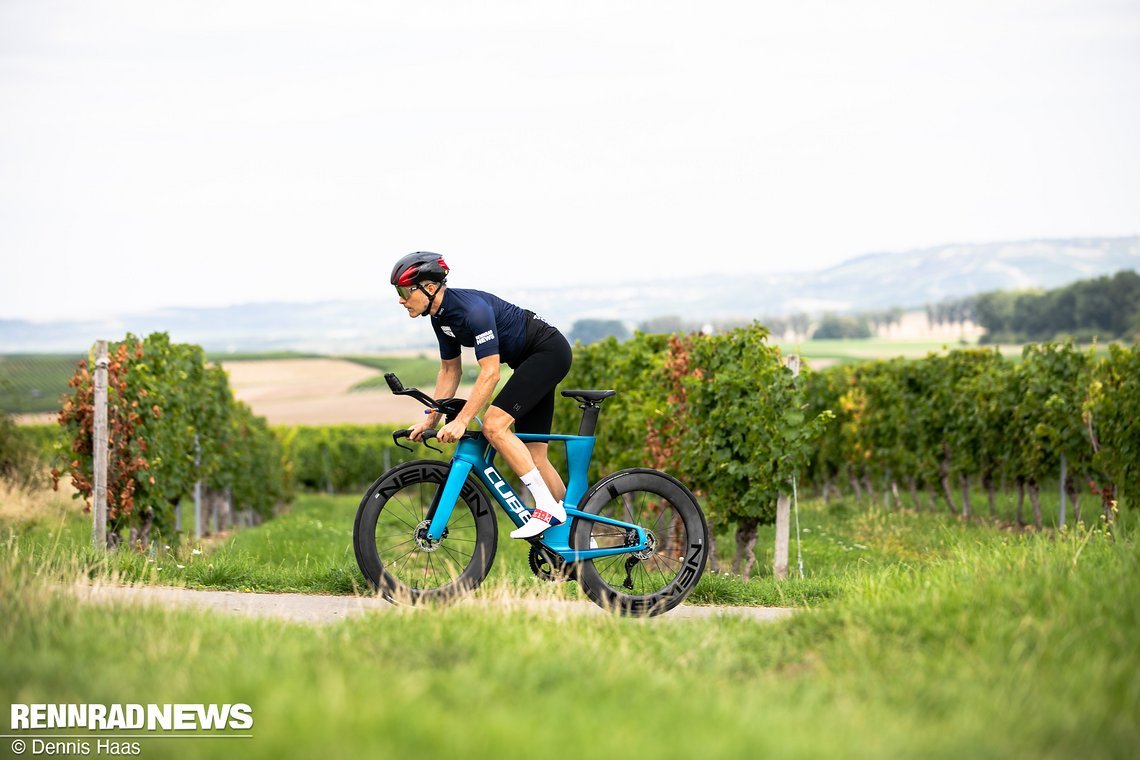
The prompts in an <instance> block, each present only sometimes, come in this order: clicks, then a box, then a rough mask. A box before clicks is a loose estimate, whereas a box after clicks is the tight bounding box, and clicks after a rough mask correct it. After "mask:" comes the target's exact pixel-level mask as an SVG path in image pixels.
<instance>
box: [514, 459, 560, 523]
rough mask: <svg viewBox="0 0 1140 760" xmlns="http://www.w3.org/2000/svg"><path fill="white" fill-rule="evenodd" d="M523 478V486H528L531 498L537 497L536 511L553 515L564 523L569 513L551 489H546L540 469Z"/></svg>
mask: <svg viewBox="0 0 1140 760" xmlns="http://www.w3.org/2000/svg"><path fill="white" fill-rule="evenodd" d="M521 477H522V483H523V485H526V487H527V490H528V491H530V493H531V496H534V497H535V508H536V509H541V510H543V512H546V513H549V514H552V515H554V517H555V518H557V520H560V521H564V520H565V518H567V513H565V509H564V508H563V507H562V502H561V501H559V500H556V499H555V498H554V495H553V493H551V489H548V488H547V487H546V481H544V480H543V475H541V474H540V473H539V472H538V467H535V468H534V469H531V471H530V472H529V473H527V474H526V475H522V476H521Z"/></svg>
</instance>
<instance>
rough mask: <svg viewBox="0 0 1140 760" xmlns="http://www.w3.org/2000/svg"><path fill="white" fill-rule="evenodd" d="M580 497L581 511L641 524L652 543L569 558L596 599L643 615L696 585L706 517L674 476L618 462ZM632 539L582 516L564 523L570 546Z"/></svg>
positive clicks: (704, 556) (705, 545)
mask: <svg viewBox="0 0 1140 760" xmlns="http://www.w3.org/2000/svg"><path fill="white" fill-rule="evenodd" d="M639 494H640V495H642V496H644V497H645V498H644V502H639V498H640V497H639V496H638V495H639ZM581 503H582V506H581V507H580V509H581V511H582V512H585V513H587V514H592V515H602V516H604V517H610V518H613V519H618V520H622V521H623V522H632V523H634V524H635V525H639V526H641V527H643V528H645V529H646V530H648V531H649V532H650V533H651V534H652V535H653V538H654V543H655V546H654V547H653V549H651V550H647V551H646V552H643V553H640V554H641V556H640V557H635V556H634V555H632V554H622V555H616V556H614V557H603V558H601V559H597V560H582V561H581V562H578V563H576V564H577V580H578V583H579V585H580V586H581V587H582V590H583V591H585V592H586V595H587V596H588V597H589V598H590V599H591V601H593V602H594V603H595V604H597V605H598V606H600V607H602V608H604V609H608V610H612V611H614V612H618V613H620V614H622V615H631V616H637V617H649V616H653V615H660V614H661V613H663V612H668V611H669V610H671V609H673V608H674V607H676V606H677V605H678V604H680V603H681V602H683V601H684V600H685V597H687V596H688V595H689V593H690V592H692V590H693V588H694V587H696V585H697V582H698V581H699V580H700V578H701V575H702V574H703V573H704V570H705V565H706V564H707V563H708V553H709V540H708V524H707V523H706V521H705V515H704V512H702V511H701V507H700V504H698V503H697V499H696V497H695V496H693V494H692V492H691V491H690V490H689V489H688V488H686V487H685V486H684V484H682V483H681V482H680V481H678V480H677V479H676V478H674V477H672V476H671V475H668V474H666V473H664V472H661V471H659V470H650V469H645V468H635V469H629V470H621V471H619V472H615V473H613V474H612V475H609V476H607V477H606V478H603V479H602V480H601V481H599V482H598V483H597V484H596V485H594V486H593V487H592V488H591V489H590V490H589V491H588V492H587V493H586V494H585V496H583V497H582V502H581ZM655 512H656V513H657V515H656V516H654V513H655ZM632 540H634V537H633V536H631V535H629V534H628V533H627V532H626V531H622V530H621V529H615V528H614V527H613V526H609V525H606V524H605V523H601V522H598V521H595V520H590V519H589V518H585V517H577V518H575V520H574V528H573V530H572V531H571V542H572V543H571V546H572V548H574V549H575V550H577V551H582V550H584V549H588V548H606V547H609V546H621V545H623V543H622V542H629V541H632ZM625 545H632V544H629V543H625ZM631 558H632V559H631ZM631 563H632V566H631ZM623 576H624V577H623ZM630 586H632V588H630Z"/></svg>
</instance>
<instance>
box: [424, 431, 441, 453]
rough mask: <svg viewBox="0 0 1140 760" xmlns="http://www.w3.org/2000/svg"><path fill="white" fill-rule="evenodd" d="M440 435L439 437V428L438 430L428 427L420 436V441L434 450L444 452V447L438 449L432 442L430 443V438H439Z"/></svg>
mask: <svg viewBox="0 0 1140 760" xmlns="http://www.w3.org/2000/svg"><path fill="white" fill-rule="evenodd" d="M438 437H439V431H438V430H436V429H435V428H428V429H427V430H425V431H424V432H423V435H422V436H420V443H422V444H423V445H424V446H427V447H428V448H429V449H431V450H432V451H438V452H439V453H440V454H442V453H443V449H437V448H436V447H435V446H432V445H431V444H430V443H428V439H429V438H438Z"/></svg>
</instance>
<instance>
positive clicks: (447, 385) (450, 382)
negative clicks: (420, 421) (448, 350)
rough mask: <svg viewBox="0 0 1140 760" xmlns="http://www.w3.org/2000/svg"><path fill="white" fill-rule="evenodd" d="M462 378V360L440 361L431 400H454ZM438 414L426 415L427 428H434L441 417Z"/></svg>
mask: <svg viewBox="0 0 1140 760" xmlns="http://www.w3.org/2000/svg"><path fill="white" fill-rule="evenodd" d="M462 378H463V359H462V357H458V356H457V357H455V358H454V359H441V360H440V362H439V375H437V376H436V379H435V396H433V398H437V399H439V398H454V397H455V392H456V391H457V390H459V381H460V380H461V379H462ZM442 416H443V415H441V414H440V413H439V412H432V413H431V414H429V415H428V423H429V424H428V427H435V426H436V425H437V424H439V418H440V417H442Z"/></svg>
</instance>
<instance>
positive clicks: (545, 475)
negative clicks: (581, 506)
mask: <svg viewBox="0 0 1140 760" xmlns="http://www.w3.org/2000/svg"><path fill="white" fill-rule="evenodd" d="M526 447H527V450H529V451H530V458H531V459H533V460H534V466H535V467H537V468H538V471H539V473H541V475H542V480H543V482H544V483H546V487H547V488H549V489H550V495H551V496H553V497H554V498H555V499H557V500H558V501H562V500H563V499H565V498H566V483H565V482H563V480H562V474H561V473H559V472H558V470H556V469H554V465H552V464H551V463H550V460H549V459H548V458H547V449H548V448H549V446H548V444H546V443H541V442H539V441H528V442H527V444H526Z"/></svg>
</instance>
